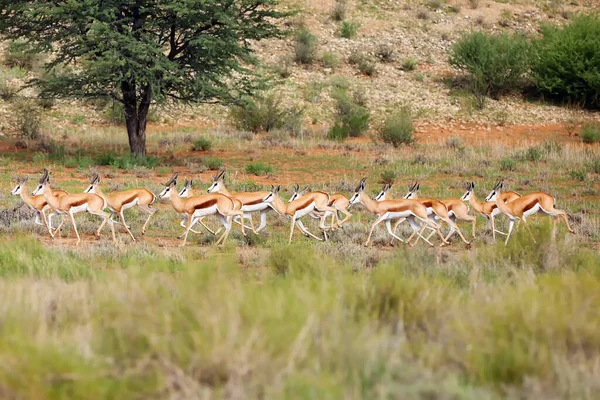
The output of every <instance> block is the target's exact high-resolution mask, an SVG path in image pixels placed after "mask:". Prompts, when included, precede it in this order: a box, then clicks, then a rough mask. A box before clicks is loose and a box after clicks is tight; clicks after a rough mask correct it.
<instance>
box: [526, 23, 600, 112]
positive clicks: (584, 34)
mask: <svg viewBox="0 0 600 400" xmlns="http://www.w3.org/2000/svg"><path fill="white" fill-rule="evenodd" d="M541 32H542V36H541V38H539V39H538V40H536V41H534V48H535V53H536V57H535V58H534V59H533V62H532V76H533V81H534V83H535V86H536V88H537V90H538V91H539V92H540V93H541V94H542V95H544V96H546V97H547V98H550V99H555V100H557V101H560V102H564V103H571V104H578V105H581V106H584V107H590V108H600V63H599V62H598V60H599V59H600V17H599V16H598V15H597V14H590V15H581V16H578V17H576V18H574V19H573V21H571V22H569V23H568V24H567V25H565V26H559V25H544V26H543V27H542V30H541Z"/></svg>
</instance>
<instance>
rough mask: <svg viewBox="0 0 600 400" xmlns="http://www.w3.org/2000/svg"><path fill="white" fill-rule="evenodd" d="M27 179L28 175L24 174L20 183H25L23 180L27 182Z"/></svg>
mask: <svg viewBox="0 0 600 400" xmlns="http://www.w3.org/2000/svg"><path fill="white" fill-rule="evenodd" d="M28 180H29V177H28V176H26V177H25V178H23V179H22V180H21V183H25V182H27V181H28Z"/></svg>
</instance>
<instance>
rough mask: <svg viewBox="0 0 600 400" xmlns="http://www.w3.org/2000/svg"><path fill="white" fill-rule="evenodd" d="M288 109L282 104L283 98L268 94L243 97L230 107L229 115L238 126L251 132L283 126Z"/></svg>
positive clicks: (267, 130)
mask: <svg viewBox="0 0 600 400" xmlns="http://www.w3.org/2000/svg"><path fill="white" fill-rule="evenodd" d="M287 112H288V110H287V109H285V108H284V107H283V106H282V105H281V98H280V97H279V96H276V95H275V94H272V93H270V94H267V95H264V96H258V97H256V98H249V97H246V98H243V99H242V101H241V102H240V103H239V104H237V105H235V106H233V107H230V109H229V117H230V119H231V121H232V122H233V124H234V125H235V126H236V127H237V128H238V129H242V130H246V131H251V132H260V131H265V132H269V131H271V130H273V129H278V128H281V127H283V125H284V124H285V120H286V118H287Z"/></svg>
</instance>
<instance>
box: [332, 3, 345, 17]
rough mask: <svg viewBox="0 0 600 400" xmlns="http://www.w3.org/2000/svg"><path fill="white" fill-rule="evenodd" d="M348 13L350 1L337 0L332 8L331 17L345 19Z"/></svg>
mask: <svg viewBox="0 0 600 400" xmlns="http://www.w3.org/2000/svg"><path fill="white" fill-rule="evenodd" d="M347 14H348V1H347V0H336V1H335V5H334V6H333V9H332V10H331V18H332V19H333V20H334V21H343V20H345V19H346V15H347Z"/></svg>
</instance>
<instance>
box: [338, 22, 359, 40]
mask: <svg viewBox="0 0 600 400" xmlns="http://www.w3.org/2000/svg"><path fill="white" fill-rule="evenodd" d="M358 28H360V24H359V23H358V22H347V21H343V22H342V23H341V25H340V36H341V37H343V38H345V39H352V38H354V37H356V34H357V33H358Z"/></svg>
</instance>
